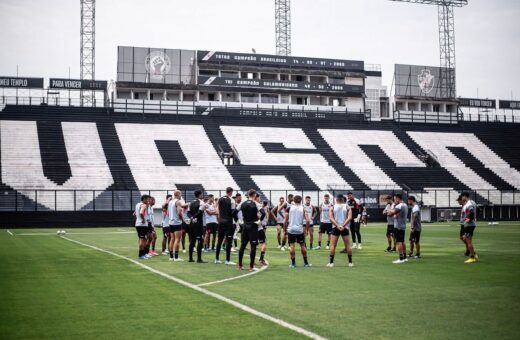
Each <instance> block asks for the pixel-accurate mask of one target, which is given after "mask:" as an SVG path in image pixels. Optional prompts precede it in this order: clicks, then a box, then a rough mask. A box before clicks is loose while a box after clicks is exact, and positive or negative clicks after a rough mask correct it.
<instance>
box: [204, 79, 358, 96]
mask: <svg viewBox="0 0 520 340" xmlns="http://www.w3.org/2000/svg"><path fill="white" fill-rule="evenodd" d="M198 83H199V85H202V86H220V87H239V88H247V87H249V88H262V89H288V90H303V91H319V92H335V93H341V94H343V93H359V94H362V93H363V92H364V89H363V86H359V85H346V84H320V83H309V82H303V81H291V80H269V79H239V78H226V77H209V76H199V77H198Z"/></svg>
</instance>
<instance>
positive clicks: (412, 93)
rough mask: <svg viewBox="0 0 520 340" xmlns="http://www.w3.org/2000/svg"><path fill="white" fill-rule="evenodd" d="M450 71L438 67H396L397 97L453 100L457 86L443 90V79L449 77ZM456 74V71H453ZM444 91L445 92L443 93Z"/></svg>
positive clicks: (398, 65)
mask: <svg viewBox="0 0 520 340" xmlns="http://www.w3.org/2000/svg"><path fill="white" fill-rule="evenodd" d="M447 71H448V69H446V68H441V67H436V66H418V65H402V64H396V65H395V95H396V96H397V97H414V98H421V97H422V98H427V99H451V97H450V96H449V94H450V93H452V94H453V96H454V95H455V93H456V91H455V84H452V86H451V91H450V89H449V88H443V86H444V85H442V84H443V82H442V78H443V77H447V75H448V72H447ZM453 72H455V70H453ZM443 90H444V91H443Z"/></svg>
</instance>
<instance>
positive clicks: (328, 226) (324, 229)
mask: <svg viewBox="0 0 520 340" xmlns="http://www.w3.org/2000/svg"><path fill="white" fill-rule="evenodd" d="M320 233H322V234H323V233H327V235H330V234H331V233H332V223H323V222H322V223H320Z"/></svg>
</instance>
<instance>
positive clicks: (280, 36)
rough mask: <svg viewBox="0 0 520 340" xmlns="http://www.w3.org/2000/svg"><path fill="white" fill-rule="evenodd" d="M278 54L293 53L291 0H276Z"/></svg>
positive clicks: (286, 54)
mask: <svg viewBox="0 0 520 340" xmlns="http://www.w3.org/2000/svg"><path fill="white" fill-rule="evenodd" d="M274 12H275V32H276V54H277V55H284V56H288V55H291V0H275V1H274Z"/></svg>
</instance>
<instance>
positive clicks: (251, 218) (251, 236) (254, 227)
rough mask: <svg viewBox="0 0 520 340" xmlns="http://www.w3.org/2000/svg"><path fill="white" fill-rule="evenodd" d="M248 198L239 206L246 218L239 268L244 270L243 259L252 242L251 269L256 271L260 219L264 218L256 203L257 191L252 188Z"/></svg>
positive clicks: (239, 253)
mask: <svg viewBox="0 0 520 340" xmlns="http://www.w3.org/2000/svg"><path fill="white" fill-rule="evenodd" d="M247 197H248V200H247V201H245V202H243V203H242V204H241V205H240V207H239V208H238V210H239V211H241V212H242V216H243V219H244V224H243V229H242V233H241V241H240V250H239V251H238V268H239V269H240V270H242V268H243V267H242V259H243V258H244V250H245V249H246V247H247V245H248V243H250V244H251V248H250V249H251V250H250V253H249V270H250V271H256V270H258V269H257V268H255V256H256V247H257V245H258V224H257V223H258V220H259V217H260V220H261V219H263V218H264V216H263V211H262V216H259V214H260V211H259V210H258V207H257V205H256V201H255V200H256V191H255V190H253V189H251V190H249V191H248V192H247Z"/></svg>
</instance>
